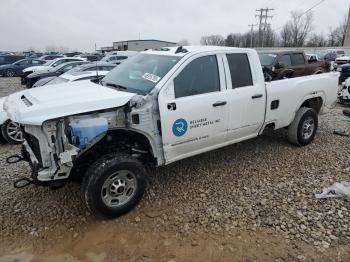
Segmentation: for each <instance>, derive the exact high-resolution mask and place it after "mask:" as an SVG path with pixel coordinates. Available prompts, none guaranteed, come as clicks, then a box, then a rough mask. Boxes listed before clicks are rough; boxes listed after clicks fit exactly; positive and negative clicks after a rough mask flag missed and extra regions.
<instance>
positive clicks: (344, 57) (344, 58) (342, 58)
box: [335, 56, 350, 62]
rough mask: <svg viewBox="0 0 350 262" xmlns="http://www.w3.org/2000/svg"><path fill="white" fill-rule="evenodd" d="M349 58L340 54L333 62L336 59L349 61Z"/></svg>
mask: <svg viewBox="0 0 350 262" xmlns="http://www.w3.org/2000/svg"><path fill="white" fill-rule="evenodd" d="M349 60H350V56H341V57H338V58H336V59H335V62H337V61H349Z"/></svg>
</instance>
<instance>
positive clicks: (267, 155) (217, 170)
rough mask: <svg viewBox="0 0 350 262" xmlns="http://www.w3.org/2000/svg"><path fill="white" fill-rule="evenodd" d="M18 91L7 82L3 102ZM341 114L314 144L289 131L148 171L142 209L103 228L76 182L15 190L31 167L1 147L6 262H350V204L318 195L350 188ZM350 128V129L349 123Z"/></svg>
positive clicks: (0, 89)
mask: <svg viewBox="0 0 350 262" xmlns="http://www.w3.org/2000/svg"><path fill="white" fill-rule="evenodd" d="M17 90H20V85H19V80H18V79H17V78H12V79H10V78H0V96H3V95H6V94H8V93H11V92H14V91H17ZM341 110H342V108H340V107H337V108H335V109H334V110H332V111H331V112H329V113H327V114H325V115H322V116H321V117H320V127H319V130H318V134H317V135H316V138H315V141H314V143H312V144H311V145H310V146H307V147H303V148H298V147H294V146H291V145H290V144H288V142H287V141H286V133H285V130H281V131H271V132H266V133H265V134H264V135H262V136H261V137H259V138H256V139H253V140H250V141H246V142H243V143H240V144H236V145H233V146H229V147H226V148H223V149H219V150H216V151H214V152H210V153H206V154H202V155H200V156H197V157H193V158H190V159H187V160H184V161H181V162H178V163H175V164H172V165H170V166H167V167H163V168H160V169H158V170H156V171H154V172H153V173H152V174H150V177H149V187H148V190H147V193H146V195H145V198H144V200H143V201H142V202H141V204H140V205H139V206H138V207H137V208H136V209H135V210H133V211H132V212H131V213H129V214H127V215H125V216H123V217H121V218H118V219H114V220H107V221H102V220H99V219H97V218H95V217H93V216H92V215H90V214H89V213H88V212H87V210H86V208H85V206H84V203H83V201H82V197H81V192H80V190H79V185H78V184H74V183H71V184H68V185H67V186H66V187H65V188H63V189H60V190H57V191H51V190H49V189H48V188H44V187H34V186H30V187H27V188H24V189H21V190H18V189H17V190H16V189H14V188H13V186H12V182H13V180H14V179H16V178H18V177H20V176H28V175H29V168H28V166H27V165H26V164H25V163H19V164H17V165H8V164H7V163H6V161H5V159H6V157H8V156H9V155H11V154H14V153H16V152H18V151H19V147H18V146H10V145H0V261H31V260H32V261H350V223H349V218H350V201H349V200H348V199H327V200H316V199H315V197H314V193H316V192H321V191H322V189H323V188H324V187H327V186H330V185H332V184H333V183H334V182H337V181H344V180H345V181H350V158H349V142H350V138H348V137H340V136H336V135H333V134H332V132H333V130H334V129H338V128H340V129H342V128H344V126H345V125H346V123H345V122H343V121H342V119H343V117H342V115H341ZM349 127H350V124H349Z"/></svg>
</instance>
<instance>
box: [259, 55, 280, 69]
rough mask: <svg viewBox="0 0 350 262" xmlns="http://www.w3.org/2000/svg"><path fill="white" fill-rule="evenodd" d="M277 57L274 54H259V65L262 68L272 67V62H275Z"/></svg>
mask: <svg viewBox="0 0 350 262" xmlns="http://www.w3.org/2000/svg"><path fill="white" fill-rule="evenodd" d="M276 56H277V55H275V54H263V53H260V54H259V59H260V63H261V65H263V66H269V65H272V63H273V61H274V60H275V58H276Z"/></svg>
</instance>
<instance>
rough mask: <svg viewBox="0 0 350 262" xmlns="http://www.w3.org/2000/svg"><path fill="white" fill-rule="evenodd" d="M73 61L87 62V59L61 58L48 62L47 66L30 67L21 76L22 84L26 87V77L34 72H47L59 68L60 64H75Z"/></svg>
mask: <svg viewBox="0 0 350 262" xmlns="http://www.w3.org/2000/svg"><path fill="white" fill-rule="evenodd" d="M73 61H86V59H85V58H80V57H61V58H56V59H54V60H52V61H48V62H47V63H46V64H44V65H41V66H31V67H28V68H26V69H24V70H23V75H22V76H21V84H22V85H25V84H26V82H27V80H26V77H27V76H28V75H30V74H31V73H33V72H36V71H40V70H47V69H50V68H53V67H56V66H59V65H60V64H63V63H67V62H73Z"/></svg>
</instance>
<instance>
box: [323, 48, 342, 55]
mask: <svg viewBox="0 0 350 262" xmlns="http://www.w3.org/2000/svg"><path fill="white" fill-rule="evenodd" d="M326 52H327V53H331V54H336V57H342V56H345V50H343V49H327V50H326Z"/></svg>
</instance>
